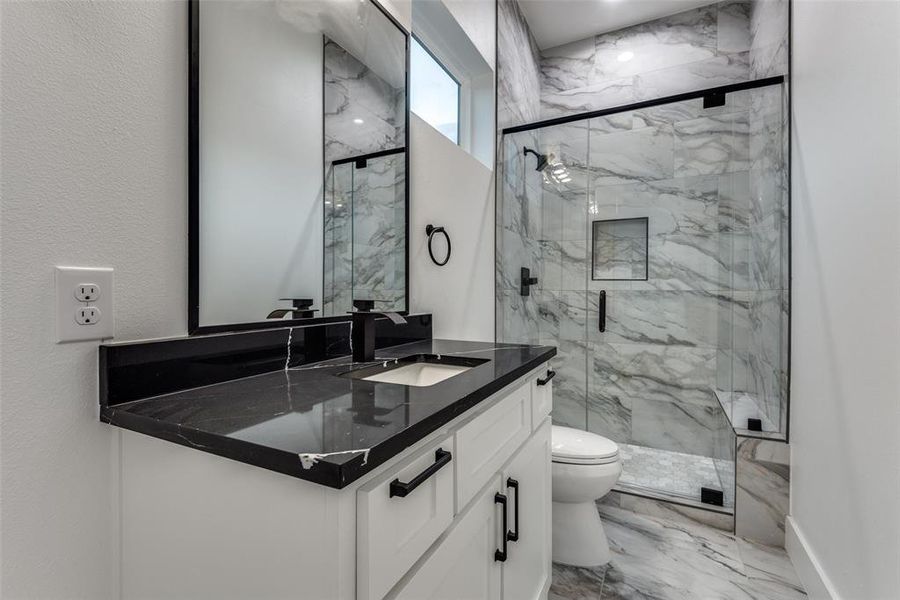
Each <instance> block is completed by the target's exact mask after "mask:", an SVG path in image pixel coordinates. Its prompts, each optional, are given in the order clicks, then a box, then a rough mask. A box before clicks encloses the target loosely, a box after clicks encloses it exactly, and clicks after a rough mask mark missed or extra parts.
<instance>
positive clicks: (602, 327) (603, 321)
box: [597, 290, 606, 331]
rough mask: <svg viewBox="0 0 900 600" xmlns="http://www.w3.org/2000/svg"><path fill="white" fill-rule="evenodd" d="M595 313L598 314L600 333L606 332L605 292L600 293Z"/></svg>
mask: <svg viewBox="0 0 900 600" xmlns="http://www.w3.org/2000/svg"><path fill="white" fill-rule="evenodd" d="M597 312H599V313H600V315H599V316H600V331H606V290H601V291H600V306H599V310H598V311H597Z"/></svg>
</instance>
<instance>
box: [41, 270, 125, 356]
mask: <svg viewBox="0 0 900 600" xmlns="http://www.w3.org/2000/svg"><path fill="white" fill-rule="evenodd" d="M83 284H94V285H96V286H97V287H98V288H99V294H98V295H97V297H96V298H95V299H94V300H92V301H91V302H80V301H79V300H78V298H76V297H75V290H76V288H77V287H78V286H81V285H83ZM87 306H95V307H97V308H98V309H100V320H99V321H97V322H96V323H90V324H87V325H81V324H79V323H78V321H76V319H75V316H76V311H78V310H79V309H81V308H83V307H87ZM115 333H116V323H115V317H114V312H113V270H112V269H110V268H105V267H98V268H89V267H56V340H57V342H78V341H82V340H102V339H108V338H111V337H113V336H114V335H115Z"/></svg>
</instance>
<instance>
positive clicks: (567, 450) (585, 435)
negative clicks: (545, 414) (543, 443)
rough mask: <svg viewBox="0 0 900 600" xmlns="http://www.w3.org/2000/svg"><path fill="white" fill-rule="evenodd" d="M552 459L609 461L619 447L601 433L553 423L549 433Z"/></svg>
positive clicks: (589, 462)
mask: <svg viewBox="0 0 900 600" xmlns="http://www.w3.org/2000/svg"><path fill="white" fill-rule="evenodd" d="M550 441H551V446H552V448H553V450H552V452H553V461H554V462H566V463H574V464H597V463H598V462H609V460H610V459H614V458H616V457H617V456H618V454H619V447H618V446H617V445H616V443H615V442H614V441H612V440H608V439H606V438H605V437H603V436H602V435H597V434H596V433H591V432H589V431H582V430H580V429H573V428H571V427H562V426H560V425H554V426H553V428H552V430H551V433H550Z"/></svg>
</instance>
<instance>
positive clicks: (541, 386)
mask: <svg viewBox="0 0 900 600" xmlns="http://www.w3.org/2000/svg"><path fill="white" fill-rule="evenodd" d="M555 375H556V373H555V372H554V371H553V370H552V369H550V364H549V363H548V364H546V365H544V368H542V369H541V371H540V375H538V376H537V377H535V378H534V379H532V380H531V422H532V423H533V426H534V428H535V429H537V428H538V427H540V425H541V423H542V422H543V421H544V419H545V418H546V417H547V415H549V414H550V411H552V410H553V377H554V376H555Z"/></svg>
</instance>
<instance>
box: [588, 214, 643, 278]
mask: <svg viewBox="0 0 900 600" xmlns="http://www.w3.org/2000/svg"><path fill="white" fill-rule="evenodd" d="M649 221H650V220H649V219H648V218H647V217H639V218H634V219H607V220H603V221H594V222H592V223H591V279H593V280H594V281H602V280H606V281H647V230H648V228H649Z"/></svg>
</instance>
